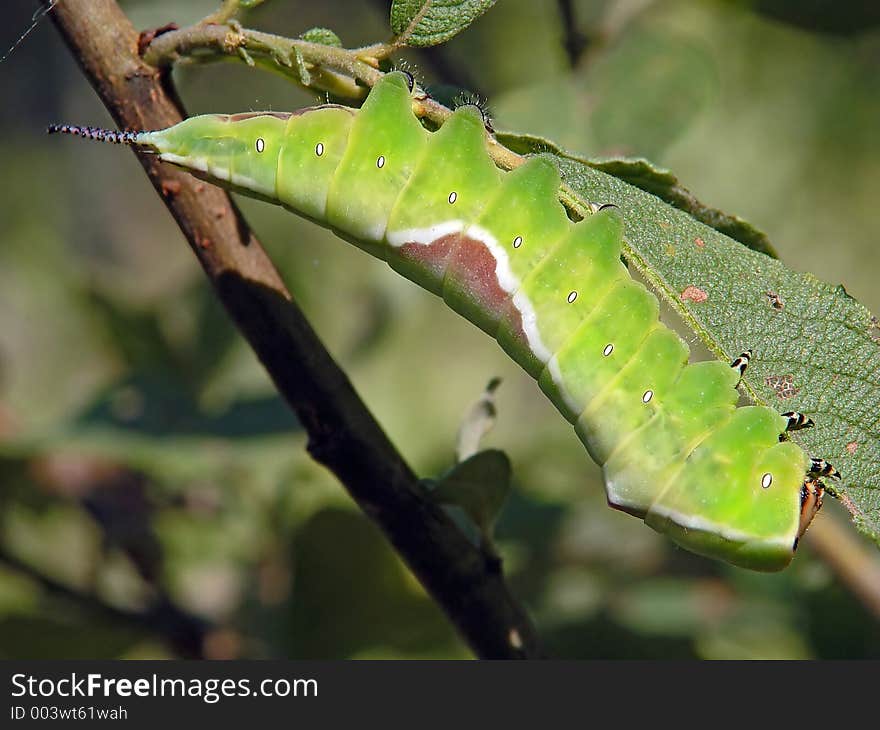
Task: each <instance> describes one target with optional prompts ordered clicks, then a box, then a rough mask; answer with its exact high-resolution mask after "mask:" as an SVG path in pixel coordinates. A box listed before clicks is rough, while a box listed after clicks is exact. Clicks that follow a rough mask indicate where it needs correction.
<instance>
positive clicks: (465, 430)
mask: <svg viewBox="0 0 880 730" xmlns="http://www.w3.org/2000/svg"><path fill="white" fill-rule="evenodd" d="M499 385H501V378H492V380H490V381H489V384H488V385H487V386H486V389H485V390H484V391H483V393H482V394H481V395H480V397H479V399H478V400H477V401H476V402H475V403H474V404H473V405H472V406H471V407H470V408H469V409H468V412H467V413H466V414H465V416H464V418H463V419H462V421H461V425H460V426H459V428H458V438H457V440H456V446H455V458H456V459H457V460H458V461H465V460H466V459H468V458H470V457H471V456H473V455H474V454H476V453H477V451H479V450H480V441H481V439H482V438H483V436H485V435H486V434H487V433H488V432H489V431H490V430H491V429H492V426H494V425H495V418H496V415H497V414H496V412H495V391H496V390H497V388H498V386H499Z"/></svg>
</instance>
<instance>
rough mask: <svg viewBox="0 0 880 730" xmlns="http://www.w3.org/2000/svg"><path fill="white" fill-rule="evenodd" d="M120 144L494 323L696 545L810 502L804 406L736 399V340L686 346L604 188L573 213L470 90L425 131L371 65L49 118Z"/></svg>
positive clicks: (771, 536)
mask: <svg viewBox="0 0 880 730" xmlns="http://www.w3.org/2000/svg"><path fill="white" fill-rule="evenodd" d="M49 131H50V132H64V133H69V134H76V135H80V136H83V137H88V138H92V139H99V140H102V141H109V142H116V143H124V144H129V145H134V146H137V147H139V148H142V149H144V150H147V151H151V152H153V153H155V154H156V155H158V157H159V159H160V160H163V161H166V162H169V163H173V164H175V165H178V166H180V167H183V168H186V169H187V170H189V171H191V172H192V173H193V174H195V175H197V176H199V177H201V178H203V179H206V180H208V181H210V182H214V183H217V184H221V185H223V186H225V187H228V188H231V189H233V190H236V191H239V192H242V193H244V194H247V195H250V196H252V197H256V198H259V199H262V200H265V201H269V202H272V203H276V204H280V205H282V206H284V207H285V208H288V209H289V210H291V211H293V212H294V213H296V214H298V215H300V216H303V217H305V218H307V219H309V220H311V221H314V222H315V223H318V224H320V225H322V226H325V227H327V228H330V229H331V230H333V231H334V232H335V233H336V234H337V235H339V236H340V237H342V238H343V239H345V240H347V241H349V242H351V243H353V244H354V245H356V246H358V247H360V248H362V249H364V250H365V251H367V252H368V253H370V254H372V255H374V256H376V257H378V258H380V259H383V260H385V261H387V262H388V264H389V265H390V266H391V268H392V269H394V270H395V271H397V272H399V273H400V274H402V275H403V276H405V277H407V278H408V279H410V280H412V281H414V282H416V283H417V284H419V285H421V286H422V287H424V288H425V289H427V290H428V291H430V292H433V293H434V294H436V295H438V296H441V297H442V298H443V299H444V301H445V302H446V303H447V304H448V305H449V306H450V307H451V308H452V309H453V310H455V311H456V312H458V313H459V314H461V315H462V316H463V317H465V318H466V319H468V320H470V321H471V322H472V323H474V324H475V325H476V326H477V327H479V328H481V329H482V330H484V331H485V332H487V333H488V334H489V335H491V336H492V337H494V338H495V339H496V340H497V341H498V343H499V345H500V346H501V347H502V348H503V349H504V350H505V351H506V352H507V354H508V355H510V357H512V358H513V360H514V361H516V362H517V363H518V364H519V365H520V366H521V367H522V368H523V369H524V370H525V371H526V372H527V373H528V374H529V375H531V376H532V377H533V378H534V379H535V380H537V382H538V385H539V387H540V388H541V390H542V391H543V392H544V393H545V394H546V395H547V397H548V398H549V399H550V400H551V401H552V403H553V404H554V405H555V406H556V408H557V409H558V410H559V411H560V412H561V413H562V415H563V416H564V417H565V418H566V419H567V420H568V421H569V422H570V423H572V424H573V425H574V428H575V431H576V433H577V435H578V437H579V438H580V440H581V441H582V442H583V444H584V445H585V446H586V449H587V451H588V452H589V454H590V456H591V457H592V458H593V460H594V461H595V462H596V463H597V464H599V465H600V466H601V467H602V471H603V477H604V481H605V487H606V492H607V498H608V502H609V504H610V505H611V506H612V507H615V508H617V509H619V510H623V511H625V512H628V513H630V514H632V515H634V516H636V517H639V518H641V519H642V520H644V521H645V523H646V524H648V525H649V526H650V527H652V528H654V529H655V530H657V531H658V532H661V533H664V534H666V535H667V536H669V537H670V538H671V539H672V540H673V541H674V542H676V543H677V544H679V545H680V546H682V547H684V548H686V549H688V550H690V551H693V552H695V553H698V554H701V555H704V556H708V557H712V558H716V559H720V560H724V561H727V562H729V563H732V564H734V565H738V566H741V567H745V568H751V569H754V570H762V571H773V570H779V569H782V568H784V567H785V566H786V565H788V564H789V562H790V561H791V559H792V556H793V554H794V551H795V550H796V548H797V543H798V540H799V539H800V537H801V536H802V535H803V533H804V531H805V530H806V529H807V526H808V525H809V523H810V521H811V520H812V518H813V516H814V515H815V514H816V512H817V511H818V509H819V507H820V506H821V504H822V496H823V492H824V486H823V484H822V482H821V479H820V478H821V477H828V476H835V477H836V476H839V475H838V474H837V472H836V470H834V469H833V467H831V466H830V465H829V464H827V462H824V461H823V460H818V459H813V460H810V459H808V457H807V455H806V454H805V453H804V452H803V451H802V450H801V449H800V448H799V447H798V446H797V445H796V444H794V443H793V442H791V441H790V440H788V439H787V438H785V436H784V434H785V432H786V431H787V430H794V429H796V428H804V427H809V426H811V425H812V420H810V419H809V418H807V417H806V416H804V415H802V414H799V413H796V412H787V413H784V414H779V413H776V412H775V411H773V410H772V409H770V408H767V407H763V406H740V407H737V400H738V390H737V387H738V385H739V381H740V378H741V377H742V374H743V372H744V371H745V369H746V367H747V366H748V363H749V358H750V355H751V353H748V352H746V353H743V354H742V355H741V356H740V357H738V358H737V359H736V360H735V361H734V362H733V363H732V364H728V363H724V362H721V361H708V362H696V363H690V364H689V363H688V359H689V349H688V346H687V345H686V344H685V342H684V341H683V340H682V339H681V338H680V337H679V336H678V335H677V334H676V333H675V332H674V331H673V330H671V329H669V328H668V327H667V326H666V325H665V324H663V323H662V322H661V321H660V319H659V304H658V300H657V298H656V297H655V296H654V295H653V294H652V293H651V292H649V291H648V290H647V289H646V288H645V287H644V286H643V285H642V284H640V283H638V282H636V281H635V280H633V278H632V277H631V276H630V275H629V272H628V270H627V268H626V266H625V265H624V264H623V263H622V261H621V241H622V237H623V222H622V217H621V215H620V212H619V210H618V209H617V208H616V207H615V206H614V205H604V206H602V207H601V208H599V209H598V210H597V211H596V212H595V213H594V214H593V215H589V216H587V217H586V218H584V219H583V220H580V221H573V220H572V219H570V217H569V216H568V215H567V213H566V211H565V209H564V208H563V206H562V205H561V203H560V202H559V198H558V189H559V186H560V183H561V179H560V173H559V171H558V169H557V167H556V165H555V164H554V163H553V162H552V161H551V160H550V159H548V158H547V157H543V156H535V157H529V158H528V159H527V160H526V161H525V162H524V164H522V165H521V166H519V167H517V168H516V169H514V170H512V171H503V170H501V169H499V168H498V167H496V165H495V164H494V163H493V162H492V159H491V158H490V156H489V153H488V146H487V145H488V143H489V140H490V134H491V131H489V130H487V128H486V126H485V121H484V119H483V115H482V113H481V112H480V111H479V110H478V109H476V108H475V107H473V106H472V105H465V106H463V107H461V108H459V109H457V110H456V111H455V112H454V113H453V114H452V115H451V116H450V118H449V119H448V120H447V121H446V123H445V124H443V125H442V126H441V127H440V128H439V129H437V130H436V131H429V130H428V129H426V128H425V127H424V126H423V125H422V124H421V122H420V121H419V120H418V118H417V117H416V115H415V114H414V112H413V98H412V80H411V77H409V76H408V75H407V74H405V73H400V72H396V73H390V74H387V75H386V76H384V77H383V78H382V79H381V80H380V81H379V82H378V83H377V84H376V85H375V86H374V87H373V88H372V90H371V91H370V93H369V95H368V97H367V99H366V100H365V102H364V104H363V106H362V107H361V108H360V109H352V108H348V107H345V106H338V105H332V104H328V105H322V106H317V107H310V108H306V109H302V110H299V111H295V112H292V113H280V112H250V113H243V114H233V115H217V114H214V115H201V116H196V117H192V118H189V119H186V120H184V121H183V122H181V123H179V124H176V125H174V126H172V127H169V128H167V129H163V130H159V131H139V132H113V131H108V130H101V129H95V128H91V127H75V126H71V125H56V126H53V127H50V129H49Z"/></svg>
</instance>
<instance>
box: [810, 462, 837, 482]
mask: <svg viewBox="0 0 880 730" xmlns="http://www.w3.org/2000/svg"><path fill="white" fill-rule="evenodd" d="M809 473H810V476H812V477H832V478H834V479H840V472H839V471H837V469H835V468H834V467H833V466H831V464H829V463H828V462H827V461H825V459H816V458H814V457H811V458H810V472H809Z"/></svg>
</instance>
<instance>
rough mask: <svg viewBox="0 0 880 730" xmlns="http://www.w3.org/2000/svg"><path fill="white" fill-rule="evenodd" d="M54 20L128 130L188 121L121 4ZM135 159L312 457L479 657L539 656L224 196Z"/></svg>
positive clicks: (529, 629) (63, 13) (107, 3)
mask: <svg viewBox="0 0 880 730" xmlns="http://www.w3.org/2000/svg"><path fill="white" fill-rule="evenodd" d="M42 2H43V5H44V6H45V5H46V4H47V0H42ZM52 17H53V19H54V22H55V24H56V25H57V27H58V29H59V30H60V31H61V34H62V35H63V36H64V39H65V41H66V42H67V44H68V46H69V47H70V49H71V51H72V53H73V55H74V56H75V57H76V59H77V61H78V62H79V64H80V66H81V67H82V70H83V72H84V73H85V75H86V77H87V78H88V79H89V81H90V82H91V84H92V86H93V87H94V88H95V90H96V91H97V93H98V95H99V96H100V98H101V100H102V101H103V102H104V104H105V106H106V107H107V109H108V110H109V111H110V113H111V114H112V116H113V118H114V119H115V121H116V123H117V124H118V125H119V126H120V127H121V128H127V129H157V128H163V127H167V126H169V125H171V124H174V123H176V122H178V121H180V120H181V118H182V113H181V109H180V108H179V107H178V106H177V104H176V103H175V98H176V97H175V94H174V91H173V89H172V88H171V87H170V85H169V80H168V78H167V75H165V74H163V73H162V72H161V71H159V70H157V69H156V68H154V67H151V66H149V65H148V64H146V63H144V62H143V60H142V59H141V58H140V57H139V56H138V54H137V48H138V35H137V33H136V31H135V30H134V28H133V27H132V26H131V24H130V22H129V21H128V19H127V18H126V16H125V15H124V14H123V13H122V11H121V10H120V9H119V7H118V6H117V4H116V3H115V2H114V1H113V0H67V2H64V3H60V4H59V5H57V6H56V7H55V8H54V10H53V12H52ZM160 38H161V36H160ZM139 159H140V162H141V164H142V165H143V167H144V169H145V170H146V172H147V175H148V176H149V178H150V180H151V182H152V183H153V186H154V187H155V188H156V190H157V192H158V193H159V194H160V195H161V197H162V198H163V200H164V202H165V204H166V206H167V207H168V209H169V210H170V212H171V214H172V215H173V216H174V219H175V220H176V221H177V223H178V225H179V226H180V228H181V230H182V231H183V233H184V235H185V236H186V238H187V240H188V241H189V243H190V246H191V248H192V250H193V252H194V253H195V254H196V256H197V257H198V259H199V262H200V263H201V264H202V267H203V268H204V270H205V273H206V274H207V275H208V277H209V279H210V280H211V282H212V284H213V285H214V287H215V290H216V292H217V294H218V296H219V298H220V300H221V301H222V302H223V304H224V306H225V307H226V310H227V312H228V313H229V315H230V316H231V317H232V319H233V320H234V321H235V323H236V325H237V326H238V328H239V330H240V331H241V333H242V334H243V335H244V336H245V338H246V339H247V340H248V342H249V343H250V345H251V347H252V348H253V349H254V351H255V352H256V353H257V356H258V357H259V358H260V360H261V361H262V363H263V365H264V366H265V368H266V370H267V371H268V372H269V375H270V376H271V378H272V380H273V381H274V382H275V384H276V386H277V387H278V390H279V391H280V392H281V394H282V395H283V396H284V398H285V399H286V400H287V402H288V403H289V404H290V406H291V407H292V408H293V409H294V410H295V411H296V413H297V415H298V416H299V419H300V421H301V422H302V424H303V426H304V427H305V429H306V430H307V432H308V434H309V452H310V453H311V454H312V456H313V457H314V458H315V459H316V460H317V461H319V462H320V463H322V464H324V465H325V466H327V467H328V468H329V469H330V470H331V471H332V472H333V473H334V474H335V475H336V476H337V477H338V478H339V480H340V481H341V482H342V483H343V485H344V486H345V488H346V489H347V490H348V492H349V494H350V495H351V496H352V497H353V498H354V499H355V500H356V501H357V503H358V504H359V505H360V507H361V508H362V509H363V511H364V512H365V513H366V514H367V515H368V516H369V517H371V518H372V519H373V520H374V521H375V522H376V523H377V524H378V525H379V527H380V528H381V529H382V530H383V531H384V533H385V534H386V536H387V537H388V539H389V540H390V541H391V543H392V544H393V545H394V546H395V548H396V549H397V551H398V552H399V553H400V555H401V556H402V558H403V559H404V560H405V561H406V563H407V564H408V565H409V567H410V568H411V569H412V571H413V572H414V573H415V575H416V576H417V577H418V579H419V580H420V581H421V583H422V584H423V585H424V586H425V588H426V589H427V590H428V592H429V593H430V594H431V595H432V596H433V597H434V599H435V600H436V601H437V602H438V603H439V604H440V606H441V607H442V608H443V610H444V611H445V612H446V614H447V616H448V617H449V619H450V620H451V621H452V623H453V624H454V625H455V626H456V628H457V629H458V630H459V632H460V633H461V635H462V636H463V637H464V639H465V640H466V641H467V642H468V644H469V645H470V646H471V648H472V649H473V650H474V652H475V653H476V654H477V655H479V656H481V657H484V658H523V657H538V656H541V655H542V650H541V647H540V642H539V639H538V636H537V633H536V632H535V629H534V627H533V626H532V624H531V623H530V621H529V619H528V618H527V616H526V614H525V612H524V611H523V610H522V609H521V608H520V607H519V605H518V604H517V603H516V601H515V600H514V599H513V597H512V596H511V594H510V592H509V590H508V588H507V586H506V584H505V582H504V579H503V576H502V575H501V573H500V571H499V570H498V569H497V565H495V564H494V563H493V562H492V561H491V560H487V559H486V557H485V556H484V555H483V554H482V553H481V552H480V551H479V550H477V549H476V548H475V547H474V546H473V545H472V544H471V543H470V542H469V541H468V540H467V539H466V537H465V536H464V535H463V534H462V533H461V531H460V530H459V529H458V528H457V527H456V526H455V524H454V523H453V522H452V521H451V520H450V519H449V517H448V516H447V515H446V513H445V512H444V511H443V510H442V509H441V508H440V507H438V506H437V505H435V504H434V503H433V502H432V501H431V500H430V499H429V498H428V496H427V495H426V493H425V492H424V490H423V489H422V488H421V487H420V485H419V483H418V480H417V478H416V476H415V474H414V473H413V472H412V470H411V469H410V468H409V466H408V465H407V464H406V463H405V461H404V460H403V458H402V457H401V456H400V454H398V453H397V451H396V450H395V449H394V446H393V445H392V444H391V442H390V441H389V440H388V438H387V436H386V435H385V434H384V433H383V431H382V429H381V427H380V426H379V424H378V423H376V421H375V419H374V418H373V416H372V415H371V414H370V412H369V411H368V410H367V408H366V407H365V406H364V404H363V403H362V402H361V401H360V399H359V398H358V396H357V394H356V393H355V391H354V388H353V387H352V385H351V383H350V382H349V380H348V378H347V377H346V375H345V373H344V372H342V371H341V370H340V369H339V367H338V366H337V365H336V363H335V362H334V361H333V360H332V358H331V357H330V355H329V354H328V353H327V351H326V350H325V349H324V347H323V346H322V344H321V342H320V341H319V340H318V338H317V336H316V335H315V333H314V331H313V330H312V329H311V327H310V325H309V324H308V322H307V321H306V320H305V318H304V317H303V315H302V313H301V312H300V310H299V309H298V308H297V307H296V305H295V304H294V303H293V302H292V301H291V298H290V294H289V293H288V292H287V290H286V289H285V287H284V284H283V283H282V281H281V277H280V275H279V274H278V272H277V271H276V270H275V268H274V266H273V265H272V263H271V261H270V260H269V258H268V257H267V256H266V254H265V252H264V251H263V249H262V247H261V246H260V244H259V242H258V241H257V239H256V238H255V237H254V235H253V234H252V233H251V231H250V229H249V228H248V226H247V224H246V223H245V221H244V220H243V218H242V216H241V214H240V213H239V211H238V210H237V208H236V207H235V206H234V204H233V203H232V201H231V200H230V199H229V197H228V195H226V194H225V193H224V192H222V191H221V190H220V189H218V188H215V187H213V186H209V185H205V184H203V183H200V182H199V181H197V180H196V179H195V178H193V177H191V176H190V175H188V174H186V173H184V172H182V171H179V170H176V169H173V168H171V167H169V166H164V165H161V164H160V163H158V162H157V161H156V160H155V158H154V157H151V156H149V155H143V154H141V155H139Z"/></svg>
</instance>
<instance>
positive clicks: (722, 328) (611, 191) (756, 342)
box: [556, 156, 880, 543]
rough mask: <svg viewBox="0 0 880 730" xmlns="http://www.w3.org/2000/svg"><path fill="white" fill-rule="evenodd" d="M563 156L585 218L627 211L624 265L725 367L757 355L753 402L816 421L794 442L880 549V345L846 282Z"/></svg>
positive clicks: (750, 386)
mask: <svg viewBox="0 0 880 730" xmlns="http://www.w3.org/2000/svg"><path fill="white" fill-rule="evenodd" d="M556 159H557V160H558V162H559V165H560V169H561V171H562V175H563V178H564V181H565V183H566V184H567V186H568V187H569V189H570V190H571V191H573V192H574V194H575V195H576V196H577V197H578V198H579V201H580V203H581V205H583V206H584V208H583V209H584V211H585V212H586V210H587V203H586V201H591V202H597V203H614V204H615V205H617V206H618V207H619V208H620V209H621V211H622V213H623V216H624V220H625V225H626V228H625V231H626V233H625V238H626V241H625V244H624V249H623V254H624V258H625V259H626V260H627V262H628V264H629V265H630V267H631V268H633V269H635V270H636V271H638V273H639V274H641V276H642V277H644V278H645V279H646V280H647V281H648V283H649V285H650V286H651V287H652V288H653V290H654V291H655V292H657V293H658V295H659V296H660V297H662V299H663V300H665V301H666V302H667V303H668V304H669V305H670V306H671V307H672V309H673V310H674V311H675V312H676V313H677V314H679V315H680V316H681V317H682V318H683V319H684V321H685V324H686V325H687V326H688V327H690V328H691V329H692V330H693V331H694V332H695V333H696V334H697V335H698V337H699V338H700V340H702V342H703V343H704V344H705V345H706V346H707V347H708V348H709V350H711V351H712V352H713V353H714V354H715V355H716V356H717V357H719V358H722V359H724V358H726V359H732V358H733V357H735V356H736V355H738V354H739V353H741V352H743V351H745V350H749V349H750V350H752V351H753V358H752V361H751V364H750V366H749V368H748V370H747V371H746V375H745V378H744V379H743V385H744V388H745V390H746V392H747V393H748V395H749V397H750V398H751V399H752V400H753V401H754V402H755V403H758V404H761V405H767V406H770V407H772V408H774V409H776V410H778V411H780V412H781V411H789V410H796V411H801V412H803V413H806V414H808V415H809V416H811V417H812V418H813V420H814V421H815V422H816V425H815V427H814V428H810V429H804V430H802V431H798V432H795V433H794V434H792V438H793V439H794V440H795V441H796V442H797V443H799V444H800V445H801V446H802V447H803V448H804V450H805V451H806V452H807V453H808V454H810V455H811V456H816V457H822V458H825V459H827V460H828V461H830V462H831V463H832V464H833V465H834V466H835V467H837V468H838V469H839V470H840V472H841V474H842V475H843V480H842V482H841V483H838V482H833V483H832V484H831V485H830V486H833V487H834V489H835V490H836V491H837V493H838V494H839V496H840V497H841V500H842V502H843V503H844V505H845V506H846V507H847V509H848V510H849V511H850V513H851V515H852V517H853V519H854V521H855V523H856V525H857V526H858V527H859V529H861V530H862V531H863V532H865V533H866V534H868V535H869V536H870V537H871V538H872V539H874V540H875V541H877V542H878V543H880V418H878V407H880V345H878V342H877V341H876V340H875V339H874V336H872V335H876V332H875V329H874V328H875V325H874V324H873V322H874V321H875V320H873V319H872V317H871V314H870V312H868V310H867V309H865V308H864V307H863V306H862V305H860V304H859V303H858V302H857V301H856V300H855V299H853V298H852V297H850V296H849V295H848V294H847V293H846V291H845V290H844V289H843V287H842V286H836V287H835V286H832V285H830V284H826V283H824V282H821V281H819V280H818V279H817V278H815V277H814V276H812V275H810V274H800V273H797V272H794V271H791V270H790V269H787V268H786V267H785V266H783V265H782V263H780V262H779V261H777V260H774V259H772V258H770V257H769V256H766V255H764V254H762V253H759V252H757V251H753V250H749V249H747V248H744V247H743V246H741V245H740V244H738V243H736V242H735V241H734V240H732V239H731V238H729V237H728V236H726V235H724V234H723V233H721V232H719V231H717V230H715V229H714V228H711V227H709V226H708V225H706V224H705V223H702V222H700V221H697V220H694V218H692V217H691V216H690V215H689V214H688V213H686V212H684V211H682V210H679V209H677V208H675V207H673V206H671V205H669V204H667V203H665V202H663V201H662V200H661V199H660V198H658V197H656V196H654V195H651V194H650V193H648V192H645V191H644V190H642V189H640V188H637V187H634V186H632V185H630V184H628V183H626V182H624V181H623V180H621V179H620V178H618V177H614V176H611V175H609V174H606V173H604V172H601V171H599V170H596V169H594V168H593V167H592V166H591V165H590V164H585V163H584V162H583V161H581V160H577V159H573V158H572V157H570V156H557V157H556ZM777 298H778V299H777Z"/></svg>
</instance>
